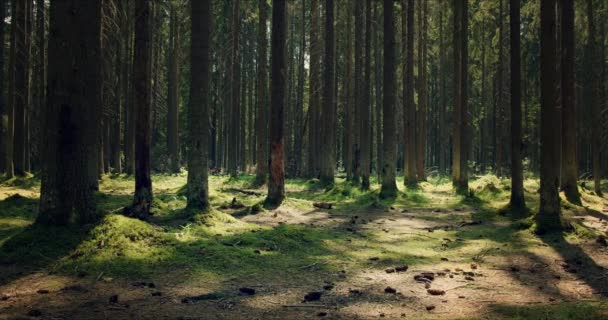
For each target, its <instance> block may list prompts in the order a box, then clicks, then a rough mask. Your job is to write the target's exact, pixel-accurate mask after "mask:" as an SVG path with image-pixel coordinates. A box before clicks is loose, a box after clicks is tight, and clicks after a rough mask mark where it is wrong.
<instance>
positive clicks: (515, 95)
mask: <svg viewBox="0 0 608 320" xmlns="http://www.w3.org/2000/svg"><path fill="white" fill-rule="evenodd" d="M510 11H511V13H510V18H511V19H510V25H511V203H510V204H511V208H512V209H521V208H523V207H525V205H526V204H525V200H524V177H523V175H524V173H523V167H522V162H521V146H522V137H521V136H522V129H521V53H520V50H521V49H520V48H521V44H520V0H511V5H510Z"/></svg>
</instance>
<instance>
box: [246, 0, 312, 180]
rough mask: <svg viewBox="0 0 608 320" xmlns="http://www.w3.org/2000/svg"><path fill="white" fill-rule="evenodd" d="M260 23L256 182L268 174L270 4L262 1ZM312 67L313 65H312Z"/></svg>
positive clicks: (265, 178) (259, 4)
mask: <svg viewBox="0 0 608 320" xmlns="http://www.w3.org/2000/svg"><path fill="white" fill-rule="evenodd" d="M258 6H259V8H258V9H259V25H258V95H257V116H256V136H257V141H256V143H257V147H256V184H257V185H263V184H265V183H266V180H267V176H268V71H267V69H268V67H267V65H268V58H267V53H266V52H267V47H268V40H267V37H266V28H267V20H268V5H267V3H266V2H265V1H260V2H259V3H258ZM311 67H312V66H311Z"/></svg>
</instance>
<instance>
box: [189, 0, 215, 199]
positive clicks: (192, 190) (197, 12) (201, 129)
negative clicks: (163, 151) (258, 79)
mask: <svg viewBox="0 0 608 320" xmlns="http://www.w3.org/2000/svg"><path fill="white" fill-rule="evenodd" d="M190 5H191V10H192V18H191V23H192V25H191V27H192V30H191V34H190V36H191V41H190V43H191V57H192V60H191V65H190V69H191V71H190V104H189V114H188V129H189V130H188V137H189V141H188V208H190V209H196V210H203V211H206V210H208V209H209V182H208V172H207V169H208V165H207V163H208V161H209V159H208V158H209V156H208V148H207V145H208V143H209V99H207V96H208V95H209V84H210V75H211V71H210V70H211V68H210V67H211V36H212V21H213V19H212V12H213V10H212V7H211V1H190Z"/></svg>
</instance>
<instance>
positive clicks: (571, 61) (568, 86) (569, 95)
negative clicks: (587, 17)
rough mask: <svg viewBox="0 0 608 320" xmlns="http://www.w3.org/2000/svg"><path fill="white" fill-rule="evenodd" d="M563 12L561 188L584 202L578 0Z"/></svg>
mask: <svg viewBox="0 0 608 320" xmlns="http://www.w3.org/2000/svg"><path fill="white" fill-rule="evenodd" d="M561 9H562V12H561V15H562V28H561V29H562V30H561V31H562V55H561V57H562V66H561V70H562V74H561V79H562V91H561V93H562V153H561V154H562V178H561V189H562V190H563V191H564V193H565V195H566V198H567V199H568V201H570V202H572V203H576V204H580V203H581V195H580V193H579V192H578V185H577V180H578V160H577V153H578V146H577V128H576V121H577V119H576V118H577V117H576V114H577V110H576V109H577V108H576V98H575V90H576V88H575V85H576V80H575V40H574V39H575V38H574V3H573V1H564V2H563V3H562V5H561Z"/></svg>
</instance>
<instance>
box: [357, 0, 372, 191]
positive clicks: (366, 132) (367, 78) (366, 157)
mask: <svg viewBox="0 0 608 320" xmlns="http://www.w3.org/2000/svg"><path fill="white" fill-rule="evenodd" d="M371 37H372V1H371V0H367V1H366V3H365V54H364V63H363V64H364V70H363V74H364V79H363V89H362V91H363V94H362V100H363V101H362V103H361V121H360V124H359V125H360V128H361V188H362V189H363V190H368V189H369V187H370V182H369V176H370V173H371V157H372V152H371V150H372V131H373V130H372V127H373V121H372V122H371V124H370V118H371V112H370V102H371V99H370V90H371V88H370V83H371V69H372V68H371V59H372V57H371V52H372V42H371Z"/></svg>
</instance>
